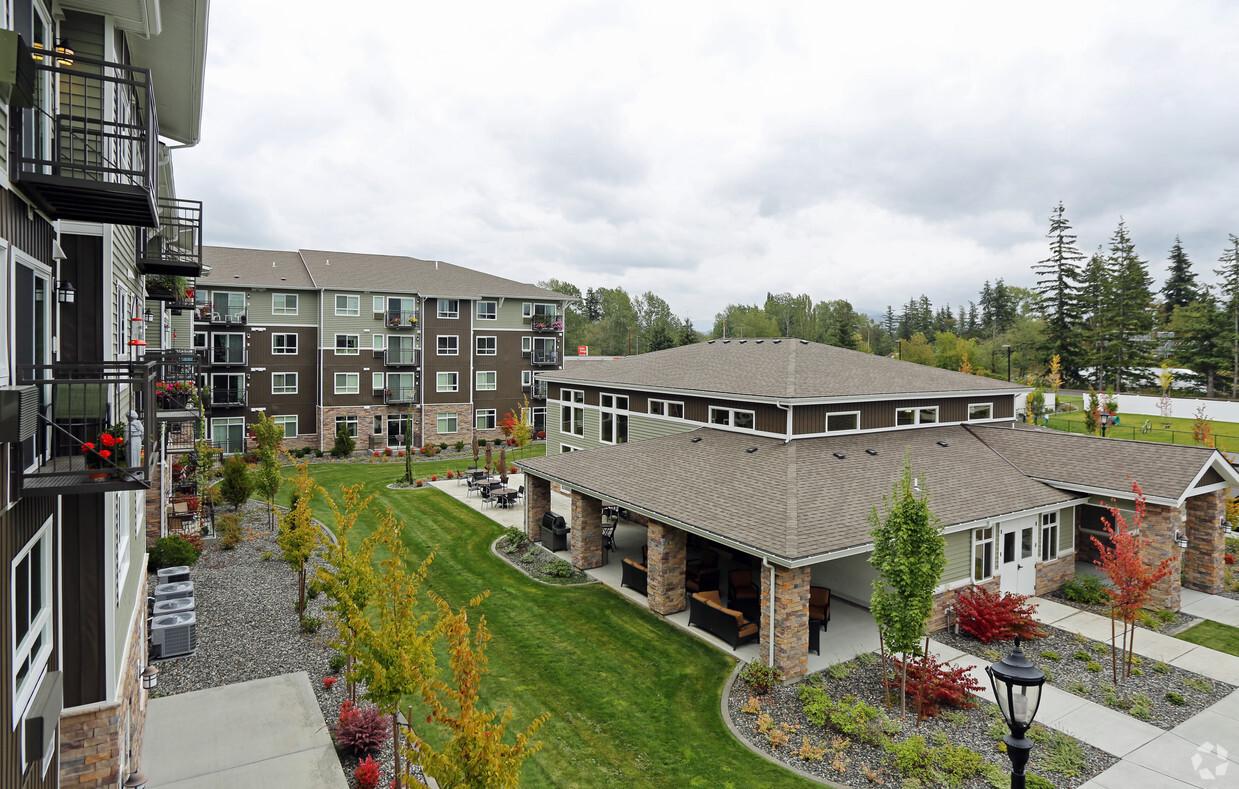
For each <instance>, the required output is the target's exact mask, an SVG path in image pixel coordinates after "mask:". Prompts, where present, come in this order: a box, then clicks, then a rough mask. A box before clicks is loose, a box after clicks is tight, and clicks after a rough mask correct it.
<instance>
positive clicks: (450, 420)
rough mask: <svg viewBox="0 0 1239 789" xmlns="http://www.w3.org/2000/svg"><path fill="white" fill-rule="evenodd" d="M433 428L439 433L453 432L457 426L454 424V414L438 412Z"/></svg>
mask: <svg viewBox="0 0 1239 789" xmlns="http://www.w3.org/2000/svg"><path fill="white" fill-rule="evenodd" d="M435 429H436V430H437V431H438V432H440V433H455V432H456V431H457V430H458V429H459V428H458V427H457V426H456V415H455V414H439V417H438V419H437V420H436V424H435Z"/></svg>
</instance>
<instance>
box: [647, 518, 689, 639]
mask: <svg viewBox="0 0 1239 789" xmlns="http://www.w3.org/2000/svg"><path fill="white" fill-rule="evenodd" d="M646 542H647V544H648V545H649V557H650V558H649V562H650V563H649V566H648V567H647V568H646V570H647V572H648V574H649V576H648V577H649V580H648V583H647V587H648V594H649V600H650V610H651V611H653V612H654V613H656V614H662V615H664V616H666V615H668V614H674V613H676V612H677V611H683V610H684V607H685V606H686V605H687V600H686V598H685V595H684V569H685V564H686V561H687V559H688V534H687V533H685V532H684V531H683V530H682V529H677V528H675V527H674V526H668V525H666V524H665V523H659V522H658V521H650V524H649V531H648V536H647V538H646Z"/></svg>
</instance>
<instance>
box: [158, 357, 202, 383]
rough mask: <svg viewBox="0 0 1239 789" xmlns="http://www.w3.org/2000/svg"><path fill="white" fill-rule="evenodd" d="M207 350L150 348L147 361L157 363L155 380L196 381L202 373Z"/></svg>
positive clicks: (167, 381) (173, 381)
mask: <svg viewBox="0 0 1239 789" xmlns="http://www.w3.org/2000/svg"><path fill="white" fill-rule="evenodd" d="M205 360H206V351H205V350H204V349H202V348H193V349H191V348H148V349H147V351H146V361H148V362H154V363H155V380H157V381H163V382H165V383H177V382H180V381H188V382H190V383H194V382H196V381H197V380H198V376H199V375H200V374H201V373H202V368H203V366H204V364H205Z"/></svg>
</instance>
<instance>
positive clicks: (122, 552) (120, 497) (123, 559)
mask: <svg viewBox="0 0 1239 789" xmlns="http://www.w3.org/2000/svg"><path fill="white" fill-rule="evenodd" d="M135 503H136V499H135V498H134V495H133V491H128V490H127V491H123V492H121V493H117V494H116V495H115V496H114V497H113V512H112V518H113V521H114V522H115V524H116V545H115V548H116V579H115V581H116V594H117V595H118V596H119V595H120V592H121V589H123V588H124V586H125V578H126V577H127V576H128V575H129V543H130V532H131V531H133V530H134V523H135V522H136V521H137V513H136V512H134V505H135Z"/></svg>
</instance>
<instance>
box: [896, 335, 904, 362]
mask: <svg viewBox="0 0 1239 789" xmlns="http://www.w3.org/2000/svg"><path fill="white" fill-rule="evenodd" d="M895 345H897V346H898V347H899V361H901V362H902V361H903V340H902V339H898V340H895Z"/></svg>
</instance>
